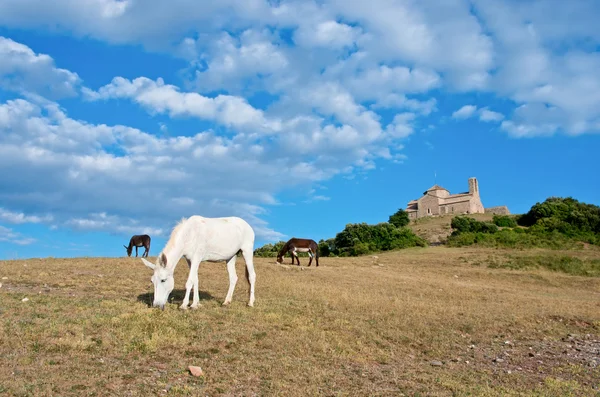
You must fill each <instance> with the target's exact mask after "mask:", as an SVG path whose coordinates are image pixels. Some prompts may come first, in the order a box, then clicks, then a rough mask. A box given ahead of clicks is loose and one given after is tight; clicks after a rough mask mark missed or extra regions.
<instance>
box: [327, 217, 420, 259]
mask: <svg viewBox="0 0 600 397" xmlns="http://www.w3.org/2000/svg"><path fill="white" fill-rule="evenodd" d="M334 245H335V251H336V252H335V253H336V254H338V255H341V256H346V255H351V256H356V255H364V254H367V253H369V252H374V251H389V250H393V249H400V248H408V247H424V246H426V245H427V242H426V241H425V240H423V239H422V238H421V237H419V236H417V235H416V234H414V233H413V232H412V230H410V229H408V228H398V227H396V226H394V225H392V224H390V223H387V222H383V223H378V224H376V225H368V224H366V223H355V224H348V225H346V227H345V228H344V230H342V231H341V232H339V233H338V234H337V235H336V236H335V240H334Z"/></svg>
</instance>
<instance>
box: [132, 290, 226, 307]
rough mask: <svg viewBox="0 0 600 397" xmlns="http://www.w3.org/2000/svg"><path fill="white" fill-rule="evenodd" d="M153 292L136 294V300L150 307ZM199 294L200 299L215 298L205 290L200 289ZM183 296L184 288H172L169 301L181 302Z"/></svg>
mask: <svg viewBox="0 0 600 397" xmlns="http://www.w3.org/2000/svg"><path fill="white" fill-rule="evenodd" d="M153 294H154V293H153V292H146V293H143V294H140V295H138V297H137V300H138V302H143V303H145V304H147V305H148V307H152V298H153V297H152V295H153ZM199 295H200V301H209V300H215V299H217V298H215V297H214V296H212V295H211V294H210V293H208V292H205V291H200V292H199ZM184 297H185V290H184V289H174V290H173V291H172V292H171V294H170V295H169V302H171V303H173V302H181V301H183V298H184Z"/></svg>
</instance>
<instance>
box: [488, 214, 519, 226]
mask: <svg viewBox="0 0 600 397" xmlns="http://www.w3.org/2000/svg"><path fill="white" fill-rule="evenodd" d="M492 222H493V223H494V225H496V226H499V227H517V221H516V220H515V218H514V217H511V216H508V215H494V219H493V220H492Z"/></svg>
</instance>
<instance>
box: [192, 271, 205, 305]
mask: <svg viewBox="0 0 600 397" xmlns="http://www.w3.org/2000/svg"><path fill="white" fill-rule="evenodd" d="M199 268H200V264H199V263H198V269H199ZM192 280H194V299H193V300H192V305H191V306H190V307H191V308H192V309H197V308H198V306H202V305H201V304H200V289H199V285H198V270H196V271H195V272H194V273H193V276H192Z"/></svg>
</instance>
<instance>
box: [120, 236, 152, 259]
mask: <svg viewBox="0 0 600 397" xmlns="http://www.w3.org/2000/svg"><path fill="white" fill-rule="evenodd" d="M123 247H125V249H126V250H127V256H131V251H132V249H133V247H135V257H136V258H137V256H138V247H144V248H145V249H146V251H144V253H143V254H142V258H143V257H146V258H147V257H148V252H150V236H148V235H147V234H142V235H135V236H133V237H132V238H131V240H129V247H126V246H123Z"/></svg>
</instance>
